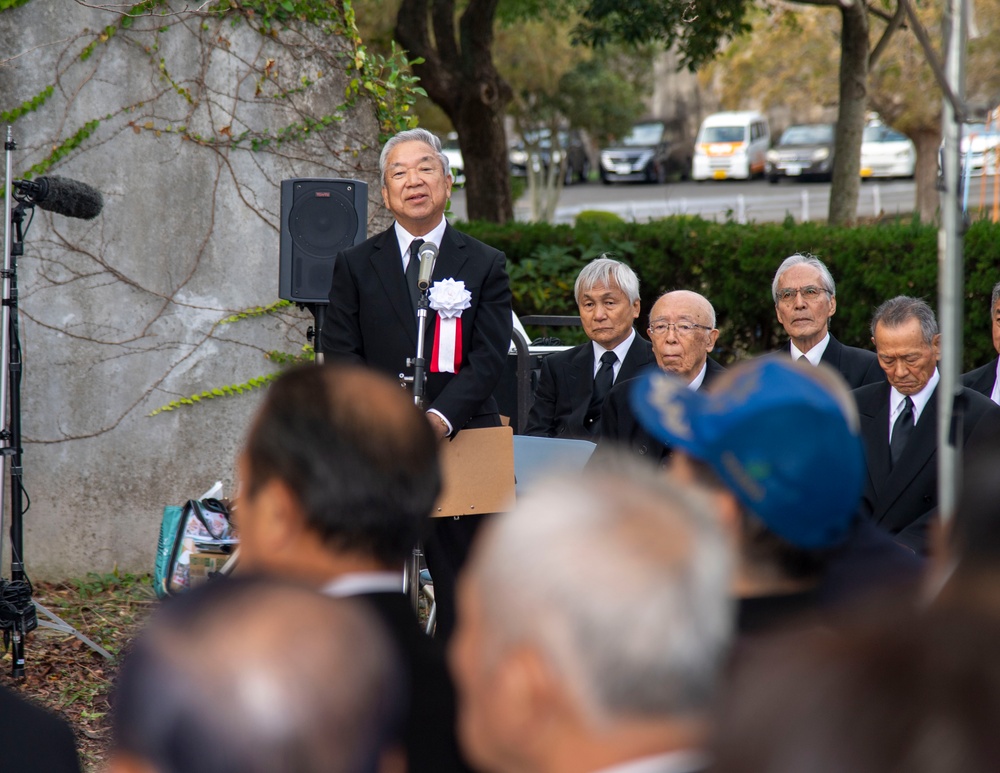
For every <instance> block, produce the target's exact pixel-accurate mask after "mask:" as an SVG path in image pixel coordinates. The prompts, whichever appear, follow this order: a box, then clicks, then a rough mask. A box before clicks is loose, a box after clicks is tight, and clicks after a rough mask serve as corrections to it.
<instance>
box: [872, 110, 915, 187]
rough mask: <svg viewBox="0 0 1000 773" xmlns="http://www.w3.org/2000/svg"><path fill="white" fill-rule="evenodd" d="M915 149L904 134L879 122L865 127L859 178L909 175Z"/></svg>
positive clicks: (911, 174)
mask: <svg viewBox="0 0 1000 773" xmlns="http://www.w3.org/2000/svg"><path fill="white" fill-rule="evenodd" d="M916 167H917V149H916V146H914V144H913V141H912V140H911V139H910V138H909V137H907V136H906V135H905V134H901V133H900V132H898V131H896V130H895V129H891V128H889V127H888V126H886V125H885V124H884V123H881V122H872V123H869V124H868V125H867V126H866V127H865V133H864V135H862V138H861V176H862V177H913V170H914V169H916Z"/></svg>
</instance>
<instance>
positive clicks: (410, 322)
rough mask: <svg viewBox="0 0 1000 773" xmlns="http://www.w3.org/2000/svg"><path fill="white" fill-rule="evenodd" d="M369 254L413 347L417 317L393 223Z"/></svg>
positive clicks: (415, 341)
mask: <svg viewBox="0 0 1000 773" xmlns="http://www.w3.org/2000/svg"><path fill="white" fill-rule="evenodd" d="M372 246H373V252H372V255H371V258H370V260H371V263H372V267H373V268H374V269H375V275H376V276H377V277H378V280H379V282H380V283H381V285H382V289H383V291H384V292H385V294H386V295H387V296H388V297H389V301H390V303H391V305H392V309H393V311H394V312H395V313H396V316H397V317H398V318H399V322H400V324H401V325H402V326H403V330H405V331H406V334H407V335H408V336H409V337H410V341H411V343H412V344H413V346H414V347H416V345H417V318H416V317H415V316H414V314H413V306H412V304H411V301H410V291H409V289H408V288H407V286H406V275H405V274H404V273H403V256H402V255H400V254H399V241H398V240H397V239H396V228H395V226H394V225H392V226H389V229H388V230H386V231H383V232H382V235H381V237H380V238H379V239H378V240H377V241H376V242H375V244H374V245H372Z"/></svg>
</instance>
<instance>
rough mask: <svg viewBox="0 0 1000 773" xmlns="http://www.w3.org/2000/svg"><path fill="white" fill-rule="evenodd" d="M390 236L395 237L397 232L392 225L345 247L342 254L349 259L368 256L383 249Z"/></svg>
mask: <svg viewBox="0 0 1000 773" xmlns="http://www.w3.org/2000/svg"><path fill="white" fill-rule="evenodd" d="M390 237H392V238H395V233H394V232H393V227H392V226H391V225H390V226H389V227H388V228H387V229H385V230H384V231H379V232H378V233H377V234H374V235H373V236H369V237H368V238H367V239H365V240H364V241H363V242H360V243H359V244H353V245H351V246H350V247H345V248H344V249H343V250H342V251H341V253H340V255H341V256H342V257H343V258H345V259H346V260H348V261H352V260H356V259H358V258H363V257H367V256H368V255H370V254H371V253H372V252H374V251H375V250H378V249H382V248H383V247H384V246H385V244H386V240H387V239H389V238H390Z"/></svg>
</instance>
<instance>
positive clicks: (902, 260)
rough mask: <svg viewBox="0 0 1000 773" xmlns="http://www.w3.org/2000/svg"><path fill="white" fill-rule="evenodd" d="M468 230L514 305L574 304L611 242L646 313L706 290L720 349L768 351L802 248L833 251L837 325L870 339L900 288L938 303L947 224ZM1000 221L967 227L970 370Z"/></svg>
mask: <svg viewBox="0 0 1000 773" xmlns="http://www.w3.org/2000/svg"><path fill="white" fill-rule="evenodd" d="M462 228H463V230H465V231H466V232H467V233H469V234H471V235H473V236H475V237H476V238H478V239H482V240H483V241H485V242H487V243H488V244H491V245H493V246H495V247H497V248H498V249H501V250H503V251H504V252H505V253H506V254H507V257H508V260H509V264H508V268H509V271H510V275H511V286H512V291H513V294H514V310H515V311H516V312H517V313H518V314H520V315H527V314H572V313H575V311H576V308H575V303H574V301H573V297H572V296H573V290H572V288H573V282H574V281H575V279H576V274H577V273H578V272H579V270H580V268H581V267H582V266H583V265H584V264H585V263H587V262H588V261H590V260H592V259H593V258H595V257H597V256H599V255H600V254H601V253H604V252H609V253H612V254H614V255H615V256H616V257H619V258H620V259H621V260H623V261H625V262H626V263H628V264H629V265H631V266H632V267H633V268H634V269H635V271H636V273H637V274H638V275H639V278H640V280H641V282H642V292H641V294H642V309H643V312H644V313H643V315H642V316H640V318H639V328H640V329H641V330H644V329H645V327H646V323H647V320H646V317H645V312H647V311H648V309H649V308H650V306H651V305H652V303H653V301H654V300H655V299H656V298H657V297H658V296H659V295H660V294H661V293H663V292H666V291H668V290H675V289H682V288H683V289H690V290H696V291H698V292H700V293H702V294H704V295H705V296H706V297H707V298H708V299H709V300H711V301H712V304H713V305H714V306H715V310H716V313H717V314H718V319H719V322H718V325H719V328H720V330H721V331H722V334H721V336H720V338H719V345H720V351H719V352H718V354H719V356H720V358H721V359H723V360H724V361H730V360H732V359H735V358H738V357H744V356H749V355H753V354H757V353H760V352H764V351H768V350H770V349H773V348H774V347H776V346H777V345H778V344H779V343H780V342H781V341H783V340H784V332H783V331H782V330H781V327H780V325H778V323H777V320H776V319H775V315H774V302H773V301H772V299H771V280H772V278H773V276H774V271H775V269H776V268H777V267H778V264H779V263H780V262H781V261H782V260H783V259H784V258H786V257H787V256H789V255H792V254H794V253H796V252H808V253H812V254H813V255H816V256H817V257H819V258H820V259H821V260H823V262H825V263H826V264H827V265H828V266H829V267H830V271H831V272H832V274H833V277H834V279H835V280H836V282H837V314H836V316H835V317H834V318H833V324H832V332H833V334H834V335H836V336H837V338H839V339H840V340H841V341H843V342H844V343H847V344H850V345H852V346H861V347H864V348H870V346H871V344H870V338H871V336H870V332H869V324H870V321H871V315H872V312H873V311H874V309H875V307H876V306H877V305H878V304H879V303H881V302H882V301H884V300H886V299H887V298H891V297H893V296H895V295H914V296H919V297H922V298H924V299H926V300H927V301H929V302H930V303H931V306H933V307H936V306H937V230H936V228H935V227H934V226H932V225H924V224H921V223H913V222H895V223H880V224H878V225H872V226H861V227H856V228H841V227H832V226H827V225H822V224H818V223H801V224H796V223H794V222H791V221H786V222H784V223H758V224H749V225H740V224H738V223H734V222H727V223H716V222H712V221H708V220H702V219H700V218H697V217H672V218H665V219H663V220H657V221H653V222H650V223H626V222H622V221H620V220H618V219H613V218H604V217H592V216H590V215H588V216H587V217H585V218H583V220H582V222H581V221H579V220H578V223H577V226H576V227H575V228H574V227H570V226H565V225H559V226H553V225H547V224H544V223H531V224H527V223H510V224H507V225H503V226H500V225H496V224H490V223H468V224H465V225H463V226H462ZM998 243H1000V225H997V224H992V223H989V222H987V221H984V220H981V221H977V222H975V223H973V224H972V225H971V226H970V227H969V229H968V231H967V233H966V236H965V277H966V283H965V355H964V363H965V367H966V369H969V368H972V367H974V366H976V365H979V364H982V363H983V362H986V361H988V360H989V359H990V358H991V357H995V356H996V352H995V351H994V350H993V346H992V342H991V340H990V335H989V299H990V291H991V289H992V287H993V285H994V284H995V283H996V282H997V281H998V280H1000V266H998V261H997V258H996V254H997V248H996V245H997V244H998Z"/></svg>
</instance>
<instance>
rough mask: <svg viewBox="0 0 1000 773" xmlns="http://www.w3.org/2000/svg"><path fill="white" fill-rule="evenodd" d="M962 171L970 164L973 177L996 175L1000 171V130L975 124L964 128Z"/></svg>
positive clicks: (970, 172)
mask: <svg viewBox="0 0 1000 773" xmlns="http://www.w3.org/2000/svg"><path fill="white" fill-rule="evenodd" d="M961 147H962V171H963V173H964V172H965V166H966V164H968V167H969V174H970V175H971V176H972V177H981V176H982V175H983V173H986V174H988V175H995V174H996V173H997V171H998V170H1000V163H998V160H1000V159H998V156H1000V128H997V127H996V126H993V127H991V128H987V127H986V124H982V123H974V124H970V125H968V126H964V127H962V146H961Z"/></svg>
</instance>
